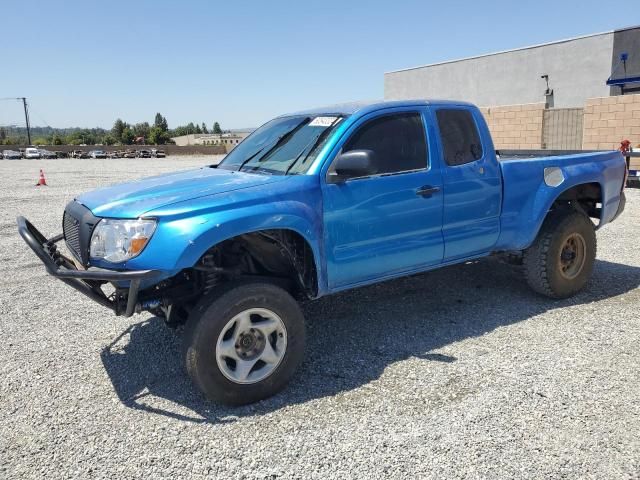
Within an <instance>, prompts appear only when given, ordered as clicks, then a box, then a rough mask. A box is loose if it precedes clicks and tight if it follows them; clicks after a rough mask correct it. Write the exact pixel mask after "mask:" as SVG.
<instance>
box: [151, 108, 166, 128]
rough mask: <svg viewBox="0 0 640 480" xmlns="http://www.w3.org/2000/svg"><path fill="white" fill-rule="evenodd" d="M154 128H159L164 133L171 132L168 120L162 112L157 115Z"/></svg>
mask: <svg viewBox="0 0 640 480" xmlns="http://www.w3.org/2000/svg"><path fill="white" fill-rule="evenodd" d="M153 126H154V127H159V128H160V130H162V131H163V132H166V131H167V130H169V124H168V123H167V119H166V118H165V117H163V116H162V115H161V114H160V112H158V113H156V118H155V120H154V121H153Z"/></svg>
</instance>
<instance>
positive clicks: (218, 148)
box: [0, 145, 227, 155]
mask: <svg viewBox="0 0 640 480" xmlns="http://www.w3.org/2000/svg"><path fill="white" fill-rule="evenodd" d="M27 147H29V145H0V151H2V150H18V149H19V148H27ZM38 148H43V149H45V150H49V151H50V152H64V153H69V152H72V151H74V150H82V151H83V152H89V151H91V150H104V151H105V152H113V151H122V150H151V149H152V148H155V149H157V150H163V151H164V152H165V153H166V154H167V155H225V154H226V153H227V152H226V150H225V148H224V146H223V145H188V146H184V147H179V146H178V145H111V146H107V145H82V146H80V145H43V146H42V147H38Z"/></svg>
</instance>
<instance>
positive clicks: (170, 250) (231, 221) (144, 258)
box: [125, 176, 326, 293]
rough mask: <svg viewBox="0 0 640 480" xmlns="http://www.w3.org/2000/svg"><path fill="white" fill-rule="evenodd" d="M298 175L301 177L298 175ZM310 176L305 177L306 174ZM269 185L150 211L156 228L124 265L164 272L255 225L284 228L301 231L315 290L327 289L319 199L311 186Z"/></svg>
mask: <svg viewBox="0 0 640 480" xmlns="http://www.w3.org/2000/svg"><path fill="white" fill-rule="evenodd" d="M299 178H302V176H300V177H299ZM307 178H309V177H307ZM301 182H304V183H307V185H306V187H310V186H309V185H308V183H309V180H304V179H303V180H295V183H293V185H289V186H288V187H282V184H283V183H285V182H280V184H277V185H274V186H272V187H271V188H270V191H269V192H268V193H265V192H264V191H263V192H262V195H252V196H249V192H247V191H240V192H231V193H230V194H227V195H226V196H225V198H224V199H222V198H216V199H212V198H207V197H205V198H201V199H196V200H193V201H190V202H189V203H188V206H181V205H178V206H174V207H172V208H167V209H164V210H163V211H158V212H151V213H150V214H149V216H154V215H155V216H157V217H158V218H159V223H158V228H157V229H156V232H155V233H154V235H153V238H152V239H151V241H150V242H149V245H147V247H146V248H145V250H144V251H143V252H142V253H141V254H140V255H139V256H138V257H136V258H134V259H132V260H130V261H128V262H127V264H126V266H125V268H127V269H140V268H141V265H154V269H156V270H162V271H164V272H166V275H165V277H169V276H172V275H175V274H176V273H177V272H179V271H180V270H182V269H185V268H189V267H192V266H193V265H194V264H195V263H196V262H197V261H198V259H199V258H200V257H201V256H202V255H203V254H204V253H205V252H206V251H207V250H209V249H210V248H211V247H213V246H215V245H217V244H219V243H220V242H223V241H224V240H228V239H230V238H233V237H236V236H238V235H242V234H246V233H252V232H256V231H260V230H270V229H285V230H292V231H294V232H296V233H298V234H300V235H301V236H302V237H303V238H304V239H305V240H306V241H307V243H308V244H309V246H310V248H311V250H312V252H313V256H314V261H315V264H316V271H317V272H318V287H319V291H320V292H319V293H323V292H324V291H325V290H326V267H325V262H324V260H323V259H324V251H323V248H322V245H323V243H322V241H321V240H322V204H321V197H320V194H319V191H317V192H315V190H316V188H315V187H313V186H311V187H310V188H302V186H301V185H298V187H297V188H296V187H295V184H300V183H301Z"/></svg>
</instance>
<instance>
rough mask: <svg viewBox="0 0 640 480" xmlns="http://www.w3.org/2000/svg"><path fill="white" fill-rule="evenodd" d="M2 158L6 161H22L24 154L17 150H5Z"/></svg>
mask: <svg viewBox="0 0 640 480" xmlns="http://www.w3.org/2000/svg"><path fill="white" fill-rule="evenodd" d="M2 158H4V159H5V160H20V159H21V158H22V154H21V153H20V152H17V151H15V150H3V151H2Z"/></svg>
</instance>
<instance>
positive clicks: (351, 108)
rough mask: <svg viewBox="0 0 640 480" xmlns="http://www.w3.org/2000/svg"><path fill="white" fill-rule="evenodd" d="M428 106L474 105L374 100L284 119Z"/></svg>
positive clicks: (454, 102) (307, 112)
mask: <svg viewBox="0 0 640 480" xmlns="http://www.w3.org/2000/svg"><path fill="white" fill-rule="evenodd" d="M426 105H452V106H453V105H455V106H467V107H472V106H473V104H471V103H468V102H461V101H456V100H426V99H415V100H374V101H360V102H348V103H339V104H336V105H328V106H325V107H318V108H311V109H308V110H301V111H299V112H293V113H289V114H286V115H282V116H283V117H289V116H293V115H353V114H355V113H359V114H364V113H369V112H373V111H376V110H381V109H383V108H393V107H416V106H426Z"/></svg>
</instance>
